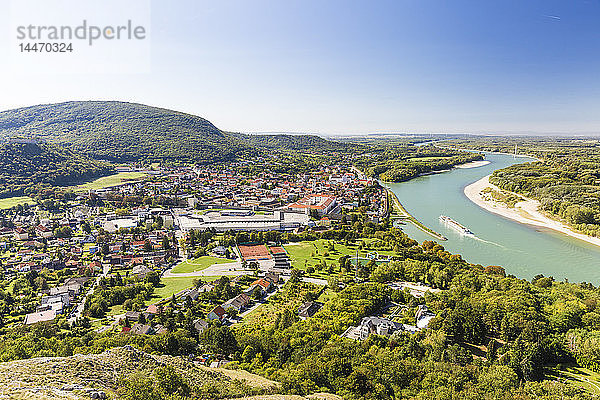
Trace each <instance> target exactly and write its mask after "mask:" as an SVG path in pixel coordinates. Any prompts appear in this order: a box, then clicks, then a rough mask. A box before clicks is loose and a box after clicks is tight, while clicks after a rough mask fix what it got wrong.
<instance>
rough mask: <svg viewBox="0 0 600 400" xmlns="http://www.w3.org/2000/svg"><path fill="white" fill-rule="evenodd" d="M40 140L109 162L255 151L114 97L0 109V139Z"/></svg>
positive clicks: (200, 158)
mask: <svg viewBox="0 0 600 400" xmlns="http://www.w3.org/2000/svg"><path fill="white" fill-rule="evenodd" d="M1 137H5V138H10V137H26V138H32V137H33V138H40V139H44V140H46V141H48V142H51V143H54V144H58V145H62V146H64V147H66V148H69V149H71V150H73V151H76V152H78V153H84V154H86V155H89V156H91V157H93V158H96V159H105V160H111V161H119V162H126V161H162V160H165V161H183V162H192V163H208V162H219V161H229V160H233V159H235V158H236V157H238V156H241V155H244V154H253V153H254V152H255V151H254V150H253V149H252V148H251V147H250V146H249V145H247V144H245V143H243V142H242V141H241V140H239V139H236V138H234V137H232V136H230V135H227V134H225V133H223V132H222V131H220V130H219V129H218V128H216V127H215V126H214V125H213V124H211V123H210V122H209V121H207V120H205V119H203V118H200V117H197V116H194V115H189V114H185V113H180V112H176V111H171V110H165V109H161V108H156V107H149V106H145V105H141V104H133V103H123V102H116V101H82V102H68V103H60V104H49V105H39V106H33V107H27V108H20V109H16V110H10V111H4V112H2V113H0V138H1Z"/></svg>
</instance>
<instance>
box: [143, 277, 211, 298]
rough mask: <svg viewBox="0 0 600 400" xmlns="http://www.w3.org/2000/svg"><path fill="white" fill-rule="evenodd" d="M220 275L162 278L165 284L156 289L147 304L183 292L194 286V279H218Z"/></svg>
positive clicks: (209, 280)
mask: <svg viewBox="0 0 600 400" xmlns="http://www.w3.org/2000/svg"><path fill="white" fill-rule="evenodd" d="M219 278H220V276H202V277H200V278H197V277H193V276H190V277H181V278H179V277H177V278H174V277H169V278H162V279H161V283H162V284H163V285H164V286H162V287H158V288H156V289H155V290H154V294H153V295H152V298H151V299H150V300H148V301H147V302H146V304H153V303H156V302H159V301H160V300H163V299H168V298H169V297H171V296H173V295H174V294H176V293H179V292H181V291H182V290H183V289H186V288H189V287H192V286H193V285H194V279H202V280H203V281H205V282H206V281H208V282H212V281H216V280H217V279H219Z"/></svg>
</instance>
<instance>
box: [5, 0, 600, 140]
mask: <svg viewBox="0 0 600 400" xmlns="http://www.w3.org/2000/svg"><path fill="white" fill-rule="evenodd" d="M0 11H1V10H0ZM0 23H2V24H6V23H7V17H6V16H4V17H0ZM150 29H151V36H152V38H151V51H152V61H151V71H150V72H149V73H139V74H119V73H116V74H85V73H82V74H76V75H52V76H48V75H21V76H19V77H15V76H12V75H9V74H6V73H3V74H2V77H1V78H0V93H2V95H1V96H0V108H1V109H8V108H14V107H17V106H24V105H32V104H37V103H44V102H55V101H63V100H85V99H117V100H125V101H135V102H140V103H145V104H150V105H157V106H162V107H167V108H172V109H176V110H181V111H186V112H190V113H193V114H197V115H200V116H203V117H205V118H207V119H209V120H211V121H212V122H214V123H215V124H216V125H217V126H218V127H220V128H222V129H227V130H235V131H295V132H316V133H367V132H431V133H433V132H474V133H481V132H489V133H521V132H537V133H546V132H552V133H573V134H581V133H583V134H585V133H598V134H600V1H599V0H589V1H579V0H572V1H567V0H563V1H553V0H537V1H533V0H531V1H530V0H515V1H511V0H501V1H487V0H483V1H476V0H469V1H463V0H453V1H428V0H412V1H404V0H396V1H348V0H347V1H324V0H320V1H310V0H301V1H287V0H286V1H281V0H278V1H275V0H273V1H252V0H242V1H222V0H212V1H197V0H188V1H153V2H152V25H151V28H150Z"/></svg>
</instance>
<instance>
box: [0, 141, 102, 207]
mask: <svg viewBox="0 0 600 400" xmlns="http://www.w3.org/2000/svg"><path fill="white" fill-rule="evenodd" d="M111 171H112V167H111V166H110V165H109V164H107V163H103V162H99V161H96V160H92V159H90V158H88V157H85V156H82V155H78V154H76V153H74V152H73V151H71V150H69V149H65V148H61V147H59V146H56V145H52V144H49V143H23V142H12V141H11V142H7V143H0V198H2V197H7V196H14V195H24V194H27V195H29V194H33V193H34V192H36V191H38V190H39V189H41V188H44V187H50V186H56V185H58V186H60V185H65V184H69V183H73V182H77V181H82V180H88V179H92V178H97V177H99V176H103V175H106V174H108V173H110V172H111Z"/></svg>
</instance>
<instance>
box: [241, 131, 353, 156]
mask: <svg viewBox="0 0 600 400" xmlns="http://www.w3.org/2000/svg"><path fill="white" fill-rule="evenodd" d="M231 135H233V136H234V137H236V138H237V139H239V140H241V141H243V142H245V143H248V144H249V145H251V146H253V147H257V148H261V149H269V150H272V149H276V150H296V151H302V152H316V153H323V152H327V151H342V152H347V151H353V150H360V149H363V148H365V146H359V145H356V144H351V143H341V142H337V141H333V140H327V139H324V138H322V137H320V136H316V135H290V134H265V135H248V134H242V133H232V134H231Z"/></svg>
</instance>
